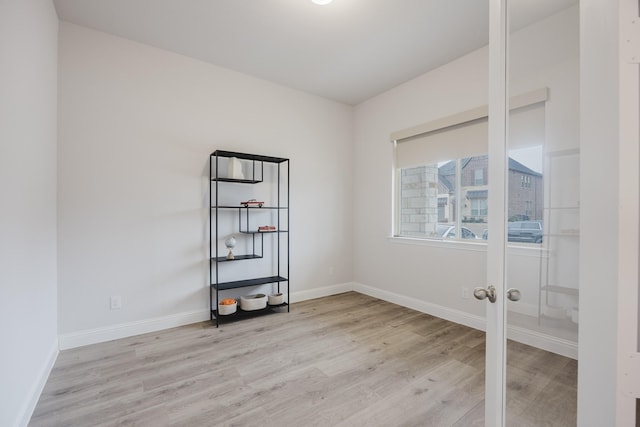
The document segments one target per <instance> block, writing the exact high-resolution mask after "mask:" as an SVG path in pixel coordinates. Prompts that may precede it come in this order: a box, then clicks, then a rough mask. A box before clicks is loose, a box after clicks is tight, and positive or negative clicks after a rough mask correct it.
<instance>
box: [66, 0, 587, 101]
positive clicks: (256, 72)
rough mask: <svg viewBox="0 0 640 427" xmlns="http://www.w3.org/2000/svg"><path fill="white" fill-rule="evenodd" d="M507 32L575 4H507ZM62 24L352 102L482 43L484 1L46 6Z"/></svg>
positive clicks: (150, 1) (220, 0)
mask: <svg viewBox="0 0 640 427" xmlns="http://www.w3.org/2000/svg"><path fill="white" fill-rule="evenodd" d="M511 1H512V3H513V4H514V7H513V9H517V10H518V12H519V13H518V14H517V15H516V14H514V15H513V16H512V23H513V25H514V26H515V27H521V26H524V25H526V24H528V23H530V22H534V21H536V20H538V19H540V18H542V17H544V16H548V15H551V14H553V13H555V12H557V11H559V10H562V9H565V8H567V7H568V6H570V5H572V4H574V3H576V2H577V0H511ZM54 3H55V5H56V9H57V11H58V16H59V17H60V19H62V20H65V21H70V22H73V23H75V24H79V25H83V26H86V27H90V28H94V29H97V30H100V31H104V32H106V33H110V34H113V35H116V36H120V37H124V38H127V39H130V40H134V41H137V42H141V43H145V44H148V45H151V46H155V47H159V48H162V49H166V50H169V51H173V52H176V53H180V54H183V55H186V56H189V57H192V58H196V59H200V60H202V61H206V62H209V63H212V64H216V65H219V66H222V67H225V68H229V69H232V70H235V71H239V72H241V73H245V74H248V75H251V76H255V77H258V78H261V79H264V80H268V81H271V82H274V83H278V84H281V85H284V86H288V87H291V88H294V89H299V90H302V91H305V92H309V93H313V94H316V95H320V96H322V97H325V98H329V99H333V100H336V101H339V102H343V103H346V104H352V105H355V104H358V103H360V102H362V101H364V100H366V99H368V98H371V97H373V96H375V95H377V94H379V93H382V92H384V91H386V90H388V89H390V88H392V87H394V86H396V85H398V84H400V83H403V82H406V81H408V80H410V79H412V78H414V77H417V76H419V75H420V74H423V73H425V72H427V71H429V70H431V69H434V68H436V67H438V66H440V65H442V64H444V63H447V62H449V61H451V60H452V59H454V58H457V57H459V56H461V55H464V54H465V53H468V52H471V51H473V50H475V49H477V48H479V47H481V46H483V45H486V44H487V43H488V19H489V18H488V17H489V6H488V3H489V0H334V1H333V3H331V4H329V5H326V6H318V5H316V4H313V3H312V2H311V1H310V0H54Z"/></svg>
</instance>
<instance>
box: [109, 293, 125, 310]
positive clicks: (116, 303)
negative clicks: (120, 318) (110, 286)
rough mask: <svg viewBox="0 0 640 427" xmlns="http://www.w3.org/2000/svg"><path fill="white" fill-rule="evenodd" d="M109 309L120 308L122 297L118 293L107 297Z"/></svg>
mask: <svg viewBox="0 0 640 427" xmlns="http://www.w3.org/2000/svg"><path fill="white" fill-rule="evenodd" d="M109 304H110V307H111V310H119V309H121V308H122V297H121V296H120V295H114V296H112V297H111V298H110V299H109Z"/></svg>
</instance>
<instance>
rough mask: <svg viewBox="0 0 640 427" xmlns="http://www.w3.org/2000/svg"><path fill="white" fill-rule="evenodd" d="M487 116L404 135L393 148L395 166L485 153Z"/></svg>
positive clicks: (405, 166) (487, 130) (487, 129)
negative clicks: (417, 133)
mask: <svg viewBox="0 0 640 427" xmlns="http://www.w3.org/2000/svg"><path fill="white" fill-rule="evenodd" d="M488 135H489V128H488V122H487V118H486V117H484V118H481V119H477V120H473V121H471V122H467V123H462V124H459V125H455V126H450V127H447V128H444V129H440V130H435V131H432V132H428V133H426V134H422V135H417V136H414V137H409V138H405V139H402V140H399V141H396V142H397V143H398V145H397V147H396V167H398V168H407V167H412V166H419V165H429V164H435V163H438V162H442V161H447V160H454V159H459V158H464V157H472V156H480V155H483V154H486V153H487V147H488V140H489V139H488V138H489V137H488Z"/></svg>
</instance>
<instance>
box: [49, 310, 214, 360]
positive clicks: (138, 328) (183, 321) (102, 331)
mask: <svg viewBox="0 0 640 427" xmlns="http://www.w3.org/2000/svg"><path fill="white" fill-rule="evenodd" d="M210 316H211V315H210V313H209V310H197V311H190V312H185V313H178V314H172V315H170V316H163V317H156V318H153V319H146V320H139V321H136V322H128V323H120V324H117V325H112V326H105V327H103V328H95V329H87V330H84V331H78V332H71V333H68V334H61V335H59V336H58V341H59V343H60V350H67V349H70V348H75V347H81V346H83V345H89V344H97V343H100V342H105V341H111V340H115V339H119V338H127V337H132V336H134V335H140V334H147V333H149V332H156V331H161V330H163V329H169V328H175V327H178V326H184V325H189V324H191V323H197V322H204V321H205V320H209V319H210Z"/></svg>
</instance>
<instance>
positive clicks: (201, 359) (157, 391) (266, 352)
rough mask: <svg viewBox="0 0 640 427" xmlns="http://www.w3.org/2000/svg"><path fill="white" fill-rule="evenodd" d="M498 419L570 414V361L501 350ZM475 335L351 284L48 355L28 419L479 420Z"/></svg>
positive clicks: (568, 417) (540, 419)
mask: <svg viewBox="0 0 640 427" xmlns="http://www.w3.org/2000/svg"><path fill="white" fill-rule="evenodd" d="M508 359H509V366H508V374H507V375H508V413H509V417H508V425H513V426H543V425H544V426H573V425H575V424H576V419H575V407H576V376H577V364H576V361H574V360H571V359H567V358H564V357H561V356H557V355H554V354H551V353H547V352H544V351H541V350H538V349H535V348H532V347H528V346H525V345H522V344H517V343H510V344H509V348H508ZM483 393H484V333H483V332H480V331H477V330H474V329H470V328H467V327H464V326H461V325H458V324H455V323H451V322H448V321H445V320H442V319H439V318H436V317H432V316H429V315H426V314H423V313H419V312H416V311H413V310H410V309H407V308H404V307H400V306H397V305H394V304H390V303H387V302H384V301H380V300H377V299H374V298H371V297H368V296H365V295H361V294H358V293H354V292H349V293H345V294H340V295H335V296H331V297H326V298H320V299H316V300H310V301H305V302H301V303H296V304H293V305H292V307H291V312H290V313H283V314H275V315H271V316H264V317H258V318H255V319H250V320H245V321H243V322H237V323H230V324H226V325H222V326H221V327H220V328H219V329H216V328H215V327H213V326H212V325H211V324H210V323H209V322H204V323H199V324H194V325H189V326H184V327H180V328H174V329H170V330H166V331H161V332H158V333H151V334H146V335H140V336H137V337H131V338H126V339H121V340H115V341H111V342H107V343H101V344H95V345H91V346H86V347H81V348H77V349H73V350H66V351H63V352H61V353H60V355H59V357H58V360H57V361H56V364H55V367H54V369H53V371H52V373H51V376H50V378H49V380H48V382H47V384H46V386H45V389H44V391H43V393H42V396H41V397H40V400H39V402H38V405H37V407H36V409H35V411H34V414H33V417H32V419H31V423H30V425H31V426H33V427H39V426H119V425H136V426H154V427H155V426H280V427H282V426H385V427H388V426H465V427H466V426H481V425H483V417H484V406H483V405H484V403H483Z"/></svg>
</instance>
